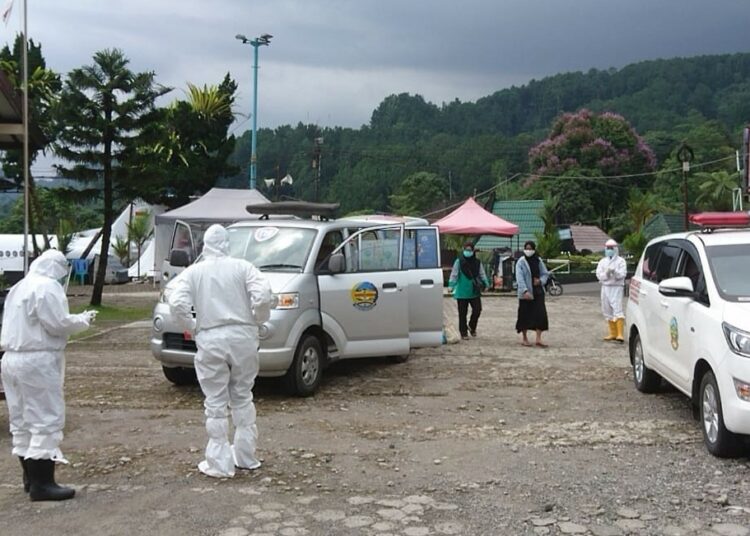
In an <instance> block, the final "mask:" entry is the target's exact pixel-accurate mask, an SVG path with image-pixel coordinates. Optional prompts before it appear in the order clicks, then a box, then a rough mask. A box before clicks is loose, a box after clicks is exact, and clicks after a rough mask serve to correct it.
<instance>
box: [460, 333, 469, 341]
mask: <svg viewBox="0 0 750 536" xmlns="http://www.w3.org/2000/svg"><path fill="white" fill-rule="evenodd" d="M461 338H462V339H463V340H465V341H468V340H469V336H468V335H467V334H466V333H462V334H461Z"/></svg>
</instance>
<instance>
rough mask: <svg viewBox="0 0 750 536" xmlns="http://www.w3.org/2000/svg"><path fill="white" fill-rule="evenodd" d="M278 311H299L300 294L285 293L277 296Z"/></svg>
mask: <svg viewBox="0 0 750 536" xmlns="http://www.w3.org/2000/svg"><path fill="white" fill-rule="evenodd" d="M275 297H276V309H297V308H298V307H299V292H284V293H281V294H276V295H275Z"/></svg>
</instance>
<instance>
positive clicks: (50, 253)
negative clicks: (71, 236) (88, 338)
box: [0, 249, 97, 501]
mask: <svg viewBox="0 0 750 536" xmlns="http://www.w3.org/2000/svg"><path fill="white" fill-rule="evenodd" d="M68 269H69V268H68V261H67V260H66V259H65V256H64V255H63V254H62V253H60V252H59V251H57V250H52V249H50V250H47V251H45V252H44V253H42V254H41V255H40V256H39V257H38V258H36V259H35V260H34V262H32V263H31V266H29V273H28V274H27V275H26V277H24V278H23V279H22V280H21V281H19V282H18V283H17V284H16V285H14V286H13V288H11V289H10V292H9V293H8V296H7V297H6V299H5V310H4V311H3V327H2V331H0V346H2V348H3V350H4V351H5V355H4V356H3V362H2V380H3V388H4V389H5V399H6V401H7V403H8V417H9V421H10V432H11V434H12V436H13V454H14V455H16V456H18V457H19V459H20V460H21V467H22V468H23V484H24V490H25V491H26V492H28V494H29V498H30V499H31V500H32V501H64V500H66V499H72V498H73V496H74V495H75V490H74V489H72V488H66V487H63V486H59V485H57V483H56V482H55V463H56V462H61V463H68V461H67V460H66V459H65V457H64V456H63V453H62V451H60V442H61V441H62V438H63V428H64V427H65V399H64V397H63V377H64V369H65V357H64V355H63V351H64V350H65V345H66V344H67V342H68V335H72V334H74V333H78V332H79V331H83V330H85V329H87V328H88V327H89V325H90V324H91V323H92V322H93V321H94V319H95V318H96V313H97V311H84V312H83V313H81V314H75V315H73V314H70V312H69V310H68V299H67V297H66V296H65V290H64V289H63V286H62V284H61V283H60V282H61V281H64V280H65V278H66V277H67V275H68Z"/></svg>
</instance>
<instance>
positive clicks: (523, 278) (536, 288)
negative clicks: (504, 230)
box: [516, 240, 549, 348]
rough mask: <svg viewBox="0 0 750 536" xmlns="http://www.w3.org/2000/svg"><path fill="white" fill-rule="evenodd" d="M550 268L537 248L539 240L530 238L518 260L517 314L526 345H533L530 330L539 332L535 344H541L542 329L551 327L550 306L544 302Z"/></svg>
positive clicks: (542, 345)
mask: <svg viewBox="0 0 750 536" xmlns="http://www.w3.org/2000/svg"><path fill="white" fill-rule="evenodd" d="M548 274H549V272H548V271H547V267H546V266H545V265H544V262H542V259H541V258H540V257H539V255H538V254H537V252H536V244H535V243H534V242H533V241H531V240H529V241H528V242H526V243H525V244H524V245H523V257H521V258H519V259H518V261H517V262H516V285H517V287H518V318H517V320H516V332H517V333H521V335H522V337H523V339H522V340H521V344H522V345H523V346H531V342H529V338H528V336H527V332H528V331H529V330H534V331H535V332H536V341H535V342H534V344H535V345H536V346H538V347H540V348H546V347H547V345H546V344H544V343H543V342H542V332H543V331H547V330H548V329H549V320H548V318H547V306H546V305H545V304H544V285H546V284H547V276H548Z"/></svg>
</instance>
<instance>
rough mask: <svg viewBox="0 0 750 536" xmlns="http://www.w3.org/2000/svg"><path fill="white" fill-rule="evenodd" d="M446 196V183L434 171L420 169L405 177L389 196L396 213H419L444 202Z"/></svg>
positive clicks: (413, 214)
mask: <svg viewBox="0 0 750 536" xmlns="http://www.w3.org/2000/svg"><path fill="white" fill-rule="evenodd" d="M447 197H448V183H447V181H446V180H445V179H444V178H443V177H439V176H438V175H436V174H434V173H428V172H426V171H420V172H418V173H414V174H412V175H409V176H408V177H406V179H405V180H404V182H402V183H401V185H400V186H399V187H398V189H397V190H396V193H395V194H393V195H391V196H390V201H391V208H392V209H393V212H394V213H396V214H403V215H412V216H416V215H421V214H425V213H427V212H429V211H430V210H431V209H434V208H435V207H436V206H438V205H440V204H441V203H444V202H445V200H446V199H447Z"/></svg>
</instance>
